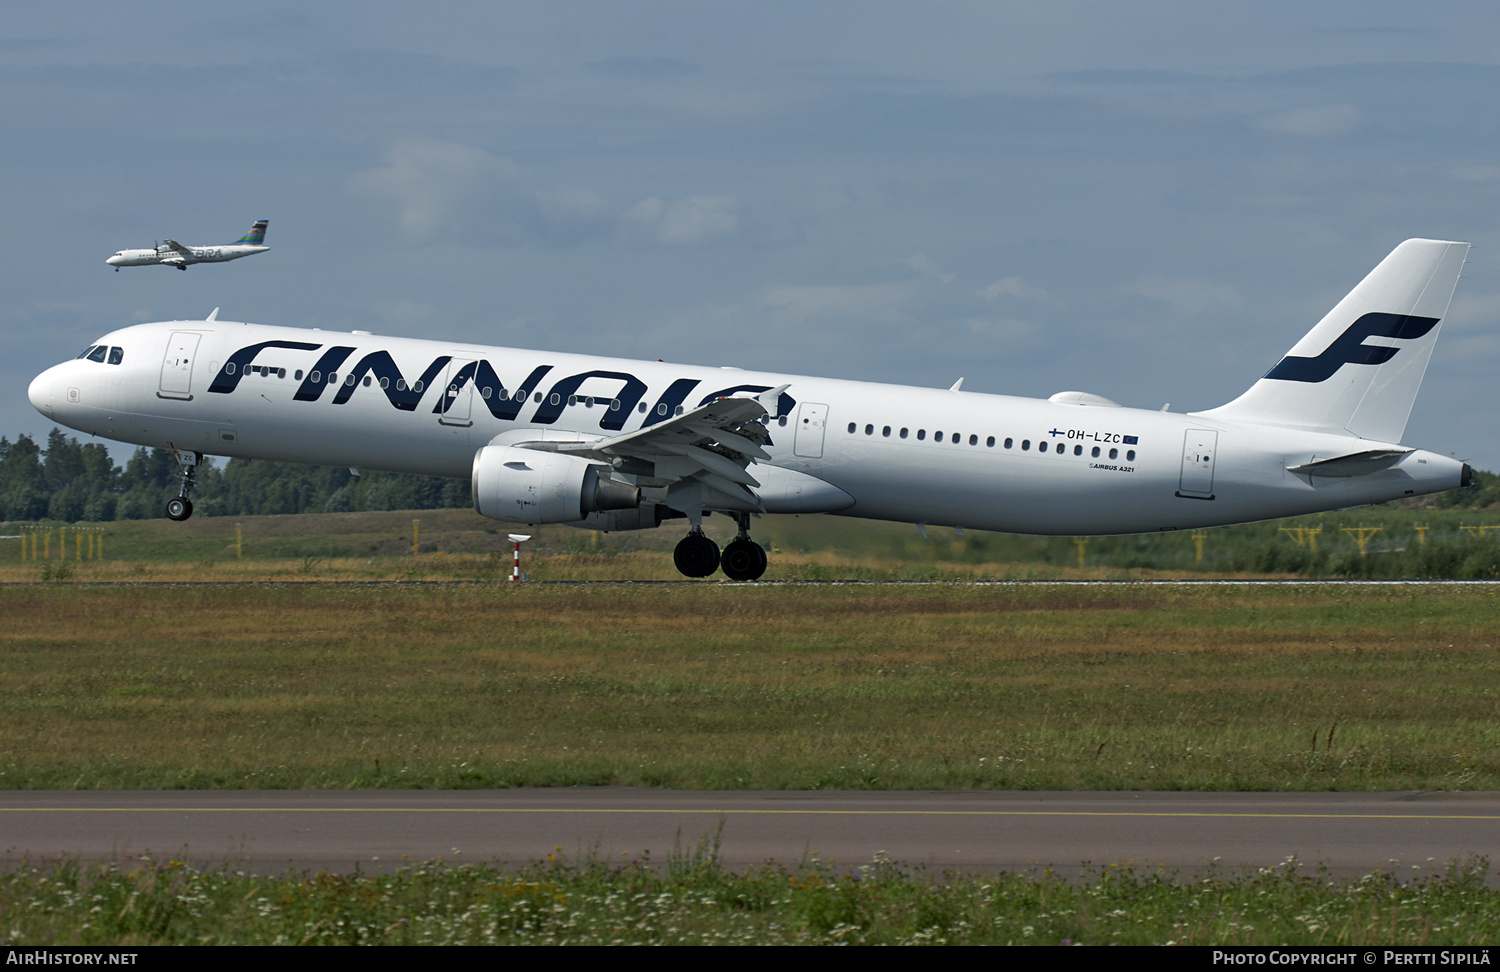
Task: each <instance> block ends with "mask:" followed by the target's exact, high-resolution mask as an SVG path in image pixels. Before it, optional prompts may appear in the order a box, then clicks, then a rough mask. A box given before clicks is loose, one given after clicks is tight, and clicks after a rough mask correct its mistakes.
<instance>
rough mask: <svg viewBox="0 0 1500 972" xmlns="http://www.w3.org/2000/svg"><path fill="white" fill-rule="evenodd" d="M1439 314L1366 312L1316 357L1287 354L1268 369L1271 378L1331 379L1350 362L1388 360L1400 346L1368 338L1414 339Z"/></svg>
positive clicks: (1420, 334)
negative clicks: (1372, 340)
mask: <svg viewBox="0 0 1500 972" xmlns="http://www.w3.org/2000/svg"><path fill="white" fill-rule="evenodd" d="M1438 320H1439V318H1436V317H1413V316H1411V315H1409V314H1366V315H1364V316H1363V317H1361V318H1359V319H1358V320H1356V321H1355V322H1354V323H1353V324H1350V325H1349V327H1348V329H1347V330H1345V331H1344V333H1343V334H1340V335H1339V336H1338V339H1337V340H1335V341H1334V342H1333V343H1332V344H1330V345H1329V346H1328V347H1327V348H1326V349H1325V350H1324V351H1323V353H1322V354H1320V355H1318V356H1317V357H1316V358H1298V357H1295V356H1293V355H1290V354H1289V355H1287V356H1286V357H1285V358H1282V359H1281V361H1280V363H1279V364H1277V365H1276V367H1274V368H1272V369H1271V370H1270V371H1268V372H1266V377H1267V378H1280V379H1282V380H1283V381H1311V382H1319V381H1327V380H1328V379H1329V378H1331V377H1333V373H1334V372H1335V371H1338V370H1339V368H1340V367H1342V366H1344V365H1346V364H1361V365H1378V364H1385V363H1386V362H1387V361H1389V360H1391V359H1392V358H1394V357H1395V356H1396V352H1397V351H1399V350H1400V348H1386V347H1381V346H1380V345H1378V344H1365V343H1364V342H1365V338H1370V337H1384V338H1399V339H1402V340H1411V339H1414V338H1419V337H1422V336H1423V335H1425V334H1426V333H1427V332H1428V331H1430V330H1432V328H1433V326H1434V325H1435V324H1437V322H1438Z"/></svg>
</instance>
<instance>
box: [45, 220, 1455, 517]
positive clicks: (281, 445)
mask: <svg viewBox="0 0 1500 972" xmlns="http://www.w3.org/2000/svg"><path fill="white" fill-rule="evenodd" d="M252 249H256V248H252ZM127 252H128V251H127ZM145 252H147V253H150V252H151V251H145ZM97 348H104V349H106V350H105V351H103V352H99V351H97V350H96V349H97ZM111 362H115V363H111ZM781 385H787V386H788V387H787V389H786V390H785V392H784V393H783V394H782V395H781V398H780V401H779V404H777V406H776V407H775V409H774V411H775V414H773V415H768V416H767V418H766V427H767V430H768V431H769V433H770V439H771V441H770V444H769V445H767V446H766V451H767V452H768V453H769V454H770V459H769V460H762V461H760V462H758V463H756V464H754V465H752V466H751V467H750V469H749V472H750V473H751V474H752V475H754V476H755V477H756V478H757V479H759V480H760V481H761V482H762V484H763V488H762V489H760V490H759V492H758V494H757V495H758V496H759V497H760V499H761V500H762V501H763V502H764V504H765V508H766V510H767V511H768V512H778V511H785V512H819V511H827V512H836V513H838V514H841V515H849V516H859V517H870V518H875V519H884V520H896V521H904V522H914V523H930V524H941V525H951V526H958V527H971V528H975V529H984V530H999V531H1007V532H1018V533H1032V534H1075V535H1076V534H1106V533H1138V532H1151V531H1158V530H1174V529H1184V528H1194V527H1202V526H1211V525H1218V524H1226V523H1237V522H1244V521H1248V520H1257V519H1266V518H1271V517H1279V516H1289V515H1293V514H1300V513H1309V512H1317V511H1322V510H1330V509H1340V508H1345V507H1350V506H1359V505H1364V504H1369V503H1376V502H1382V501H1386V500H1392V499H1398V498H1401V497H1405V496H1412V495H1419V494H1424V493H1431V492H1437V491H1440V490H1446V489H1452V488H1455V487H1457V486H1459V485H1461V484H1462V483H1463V481H1464V479H1465V477H1466V475H1467V473H1466V467H1464V466H1463V464H1462V463H1460V462H1458V461H1456V460H1454V459H1451V458H1447V457H1444V456H1439V455H1436V454H1433V453H1427V452H1422V451H1415V450H1413V451H1408V452H1405V454H1404V455H1402V456H1401V458H1400V459H1399V461H1396V462H1394V463H1392V464H1390V465H1389V466H1388V467H1387V468H1383V469H1379V470H1377V471H1373V472H1367V473H1364V474H1361V475H1354V476H1351V475H1343V476H1329V477H1322V476H1313V475H1308V474H1305V473H1298V472H1293V471H1291V470H1290V468H1289V467H1295V466H1299V465H1303V464H1307V463H1311V462H1316V461H1319V460H1324V459H1330V458H1334V457H1340V456H1346V455H1349V454H1351V453H1355V452H1359V451H1361V450H1368V449H1370V448H1372V446H1380V445H1383V444H1382V443H1372V442H1371V441H1370V440H1366V439H1358V438H1354V437H1352V436H1342V435H1332V434H1327V433H1320V432H1309V431H1304V430H1297V429H1291V428H1282V427H1273V426H1264V425H1251V424H1243V423H1237V422H1230V421H1224V420H1222V419H1211V418H1209V417H1207V416H1203V415H1194V414H1191V413H1189V414H1181V413H1171V412H1159V411H1146V410H1140V409H1133V408H1123V407H1119V406H1116V405H1114V404H1113V403H1106V402H1104V400H1102V399H1097V398H1094V397H1093V396H1073V397H1072V399H1071V400H1069V401H1053V400H1046V401H1044V400H1037V399H1026V398H1017V397H1011V396H1006V395H989V394H981V393H975V392H967V391H953V390H948V389H929V388H916V387H910V386H904V385H889V384H876V383H870V382H858V381H847V380H839V379H831V378H817V377H811V376H800V375H780V374H772V373H764V372H752V371H742V370H738V369H733V368H714V367H704V366H700V365H687V364H675V363H667V362H658V361H632V360H627V359H617V358H604V357H598V356H593V355H578V354H563V353H555V352H546V351H527V350H518V349H511V348H499V347H485V346H479V345H471V344H459V343H448V342H441V341H428V340H416V339H410V338H393V337H382V336H376V335H373V334H369V333H366V332H360V331H356V332H349V333H346V332H333V331H318V330H304V329H296V328H285V327H270V326H263V325H255V324H238V323H229V322H222V321H180V322H172V323H158V324H141V325H136V326H132V327H126V328H123V329H121V330H118V331H114V332H112V333H110V334H107V335H105V336H103V337H101V338H99V339H98V341H97V342H96V344H95V345H93V346H91V347H90V348H89V349H87V350H86V351H85V354H84V355H82V356H80V357H79V358H77V359H74V360H72V361H67V362H64V363H62V364H59V365H56V366H54V367H53V368H50V369H48V370H47V371H45V372H43V373H42V374H41V375H39V376H38V377H37V378H36V379H35V380H34V381H33V382H32V384H31V388H30V398H31V401H32V403H33V404H34V405H35V406H36V407H37V408H38V409H39V410H40V411H42V412H43V414H45V415H47V416H48V417H50V418H51V419H52V420H54V421H56V422H58V423H60V424H62V425H66V426H68V427H70V428H73V429H76V430H79V431H82V432H86V433H89V434H92V435H98V436H102V437H105V438H109V439H114V440H118V441H121V442H128V443H134V444H139V445H144V446H152V447H171V448H175V449H178V450H189V451H196V452H201V453H204V454H209V455H221V456H238V457H244V458H251V459H271V460H280V461H291V462H306V463H318V464H323V465H334V466H351V467H358V468H365V469H381V470H390V471H394V472H411V473H422V474H427V475H438V476H449V477H459V478H467V477H468V476H469V475H470V471H471V467H472V463H473V460H474V455H475V452H476V450H479V449H481V448H483V447H484V446H486V445H489V444H491V443H496V442H498V443H501V444H516V443H520V442H524V441H531V440H538V439H542V438H548V437H556V438H565V439H569V438H571V439H594V438H607V437H611V436H617V435H620V434H622V433H627V432H631V431H634V430H637V429H641V428H643V427H648V426H650V425H652V424H654V423H656V422H660V421H663V420H664V419H666V418H668V417H670V416H672V415H676V414H681V411H682V410H684V409H688V410H690V409H692V408H695V407H697V406H699V405H700V404H703V403H705V402H710V401H713V400H714V399H716V398H721V397H726V396H732V395H745V394H755V393H760V392H764V391H767V390H769V389H774V388H777V387H779V386H781ZM1058 397H1059V398H1062V397H1065V396H1058ZM1077 402H1094V404H1080V403H1077ZM777 470H790V471H792V472H793V473H800V474H803V476H806V477H812V479H813V480H816V481H818V482H821V483H827V484H830V485H831V486H833V487H836V490H833V491H830V493H833V494H836V495H840V496H843V495H844V494H847V497H849V498H852V499H853V503H852V504H849V503H848V501H847V499H842V500H841V501H840V502H838V503H830V504H829V505H827V507H826V510H820V509H819V508H818V507H819V501H817V500H815V499H810V498H802V499H799V495H800V493H801V492H805V490H802V489H801V488H800V486H799V485H797V484H805V483H806V480H804V479H802V478H801V477H795V479H796V483H795V484H793V485H791V486H789V485H787V483H788V481H789V480H788V478H787V477H786V476H778V475H777V472H776V471H777ZM811 492H815V491H811Z"/></svg>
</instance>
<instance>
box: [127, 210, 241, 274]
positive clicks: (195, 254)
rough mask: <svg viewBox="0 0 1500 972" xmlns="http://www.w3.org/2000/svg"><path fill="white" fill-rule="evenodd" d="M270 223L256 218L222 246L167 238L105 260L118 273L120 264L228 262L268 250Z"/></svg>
mask: <svg viewBox="0 0 1500 972" xmlns="http://www.w3.org/2000/svg"><path fill="white" fill-rule="evenodd" d="M269 225H271V221H270V220H268V219H257V220H256V221H255V222H254V223H253V224H251V226H250V232H248V233H246V234H245V235H244V236H242V237H240V238H239V239H237V240H235V241H234V242H233V243H229V244H226V245H225V246H183V245H182V244H181V243H178V242H177V241H176V240H166V241H164V242H162V243H160V244H158V245H157V246H156V247H155V248H154V249H150V250H146V249H141V250H121V251H120V252H119V253H116V254H115V255H114V256H112V257H110V258H109V259H108V260H105V261H104V262H105V263H107V264H109V265H110V266H112V267H114V268H115V273H119V272H120V268H121V267H154V266H157V265H161V266H164V267H176V268H177V269H178V270H186V269H187V268H188V267H189V266H191V265H192V264H194V263H228V262H229V261H230V260H238V259H239V258H240V257H247V256H254V255H255V254H257V253H264V252H266V251H267V250H269V249H270V247H269V246H265V245H264V244H265V241H266V227H267V226H269Z"/></svg>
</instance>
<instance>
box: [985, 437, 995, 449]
mask: <svg viewBox="0 0 1500 972" xmlns="http://www.w3.org/2000/svg"><path fill="white" fill-rule="evenodd" d="M984 444H985V445H987V446H989V447H990V448H991V449H993V448H995V437H994V436H993V435H992V436H990V437H989V438H988V439H985V440H984Z"/></svg>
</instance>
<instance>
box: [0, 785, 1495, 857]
mask: <svg viewBox="0 0 1500 972" xmlns="http://www.w3.org/2000/svg"><path fill="white" fill-rule="evenodd" d="M721 825H722V830H721V831H719V832H720V837H721V851H720V855H721V859H722V860H723V861H724V862H725V863H727V864H729V865H731V866H736V867H742V866H745V865H752V864H763V863H766V862H776V863H780V864H788V865H795V864H796V863H797V862H798V861H799V860H800V859H802V858H803V856H804V855H809V856H811V855H816V856H817V857H819V858H821V859H822V860H824V861H831V862H834V863H835V864H836V865H837V866H839V867H841V868H846V867H854V866H858V865H860V864H864V863H868V862H869V861H870V860H871V859H872V858H873V857H874V856H875V855H876V854H877V853H880V852H883V853H884V854H885V855H886V856H887V857H889V858H890V859H891V860H894V861H897V862H900V863H903V864H908V865H914V866H922V867H925V868H926V869H927V870H928V871H929V872H933V873H941V872H943V871H947V870H966V871H985V870H1002V869H1003V870H1026V871H1033V870H1036V869H1039V868H1044V867H1053V868H1056V869H1057V870H1058V871H1059V872H1060V873H1063V874H1065V875H1068V876H1073V875H1077V874H1079V873H1080V870H1081V868H1082V866H1084V865H1088V866H1089V867H1091V868H1098V867H1103V866H1108V865H1114V864H1126V863H1128V864H1131V865H1134V866H1136V867H1137V868H1142V867H1144V868H1153V869H1154V868H1158V867H1160V868H1165V869H1167V870H1168V871H1172V870H1176V871H1180V872H1182V873H1184V874H1199V873H1202V872H1203V871H1204V870H1206V869H1207V868H1209V867H1213V866H1217V867H1221V868H1226V869H1230V870H1238V869H1241V868H1257V867H1266V866H1274V865H1277V864H1280V863H1282V862H1284V861H1285V860H1286V859H1287V858H1288V857H1290V856H1292V855H1296V857H1297V859H1298V860H1299V861H1302V862H1303V863H1304V864H1307V865H1315V864H1319V863H1321V864H1323V865H1324V866H1326V867H1327V868H1328V869H1329V870H1331V871H1333V872H1335V873H1337V874H1340V875H1361V874H1366V873H1369V872H1371V871H1374V870H1376V869H1381V870H1385V871H1388V872H1389V871H1394V872H1396V873H1399V874H1401V875H1402V876H1403V877H1406V876H1413V877H1415V876H1420V875H1425V874H1429V873H1433V872H1441V871H1442V870H1443V868H1444V865H1445V864H1446V863H1447V862H1448V861H1449V860H1451V859H1455V858H1458V859H1463V858H1467V857H1469V856H1472V855H1487V856H1489V857H1490V858H1491V859H1492V860H1494V861H1500V793H1482V794H1473V793H1469V794H1435V793H1428V794H1420V793H1378V794H1362V793H1360V794H1351V793H1300V794H1285V793H1011V792H1006V793H995V792H980V793H974V792H964V793H933V792H917V793H912V792H784V791H773V792H701V791H691V792H684V791H668V790H645V789H629V788H614V787H604V788H598V789H540V790H482V791H369V790H365V791H240V792H225V791H212V792H203V791H117V792H98V791H89V792H73V791H66V792H59V791H19V792H18V791H10V792H3V793H0V866H3V867H5V868H7V869H11V868H15V867H16V866H18V865H19V864H20V863H21V862H22V861H24V860H29V861H32V862H38V861H42V860H46V859H49V858H56V857H60V856H73V855H78V856H81V857H82V858H84V859H86V860H119V861H131V860H135V859H138V858H140V857H142V856H143V855H148V854H149V855H150V856H151V857H153V858H156V859H158V860H160V859H164V858H177V859H183V858H184V857H185V858H186V859H188V860H191V861H192V862H194V863H196V864H198V865H200V866H218V865H221V864H227V865H229V866H231V867H233V868H235V869H244V870H253V871H256V872H260V873H280V872H283V871H285V870H286V869H287V868H293V869H296V870H299V871H300V870H328V871H333V872H351V871H353V870H355V869H360V870H364V871H370V870H373V869H378V868H390V867H398V866H400V865H401V864H402V863H403V862H412V861H418V860H428V859H433V858H437V857H440V856H441V857H443V858H444V859H446V860H450V861H451V860H454V859H455V858H456V859H457V860H460V861H483V862H496V863H500V864H504V865H511V866H514V865H520V864H526V863H530V862H535V861H539V860H542V859H544V858H545V857H546V856H547V855H548V854H551V853H554V849H555V848H558V847H561V848H562V854H563V855H564V856H566V857H568V858H577V857H580V856H583V855H586V854H589V853H594V854H596V855H597V856H598V857H599V858H600V859H601V860H604V861H622V860H635V859H641V858H644V857H647V856H648V855H649V859H650V860H651V861H653V862H658V863H663V862H665V861H666V860H667V858H668V857H669V856H670V855H671V853H672V851H673V848H674V846H679V847H681V848H683V849H688V850H690V849H691V848H692V847H693V845H694V844H695V843H696V842H697V841H698V840H700V839H702V838H711V837H712V835H713V834H714V833H715V831H716V830H719V828H720V827H721Z"/></svg>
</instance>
